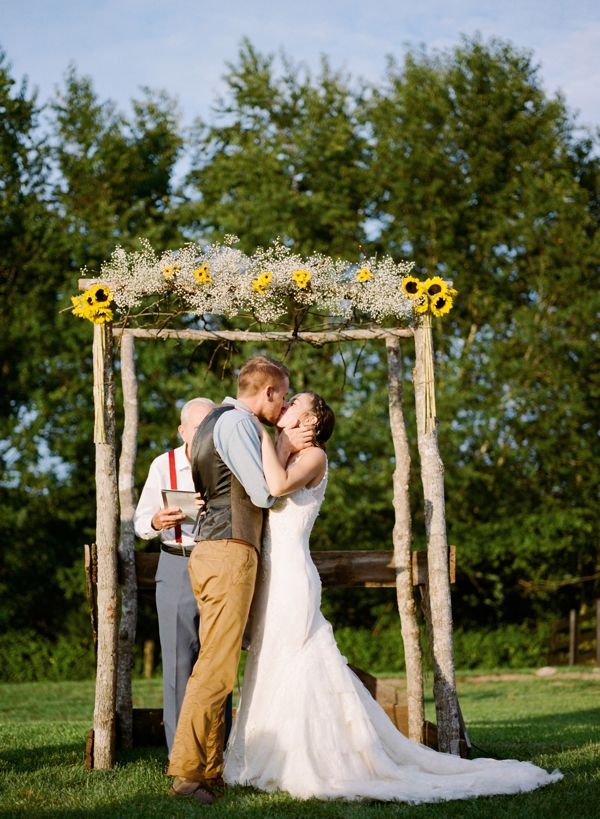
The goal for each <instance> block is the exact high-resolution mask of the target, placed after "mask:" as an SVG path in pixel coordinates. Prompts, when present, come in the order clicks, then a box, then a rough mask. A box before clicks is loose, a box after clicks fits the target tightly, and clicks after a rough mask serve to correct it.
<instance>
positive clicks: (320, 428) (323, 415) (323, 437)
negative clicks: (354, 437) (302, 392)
mask: <svg viewBox="0 0 600 819" xmlns="http://www.w3.org/2000/svg"><path fill="white" fill-rule="evenodd" d="M306 395H310V397H311V398H312V403H313V407H312V412H313V413H314V414H315V415H316V417H317V423H316V425H315V440H316V443H317V446H320V447H321V449H325V442H326V441H328V440H329V439H330V438H331V435H332V433H333V428H334V426H335V415H334V412H333V410H332V409H331V407H330V406H329V404H328V403H327V402H326V401H325V399H324V398H321V396H320V395H318V394H317V393H316V392H311V391H310V390H308V391H307V392H306Z"/></svg>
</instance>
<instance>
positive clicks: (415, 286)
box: [400, 276, 424, 312]
mask: <svg viewBox="0 0 600 819" xmlns="http://www.w3.org/2000/svg"><path fill="white" fill-rule="evenodd" d="M400 287H401V288H402V292H403V293H404V295H405V296H406V297H407V298H409V299H418V298H420V297H421V296H422V294H423V282H422V281H419V279H416V278H415V277H414V276H405V277H404V278H403V279H402V282H401V284H400ZM423 312H424V311H423Z"/></svg>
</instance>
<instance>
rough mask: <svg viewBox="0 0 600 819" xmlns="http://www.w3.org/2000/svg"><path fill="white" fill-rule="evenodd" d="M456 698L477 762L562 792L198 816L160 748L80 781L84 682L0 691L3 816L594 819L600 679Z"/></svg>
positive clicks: (88, 714)
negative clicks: (176, 792)
mask: <svg viewBox="0 0 600 819" xmlns="http://www.w3.org/2000/svg"><path fill="white" fill-rule="evenodd" d="M581 671H584V669H581ZM514 677H516V678H514ZM459 695H460V702H461V706H462V710H463V714H464V717H465V720H466V723H467V727H468V729H469V733H470V736H471V740H472V742H473V743H474V744H475V746H477V747H476V749H475V750H474V755H477V756H486V755H487V756H495V757H499V758H502V757H510V758H516V759H529V760H532V761H533V762H535V763H536V764H538V765H541V766H543V767H545V768H547V769H553V768H556V767H558V768H560V769H561V770H562V771H563V772H564V774H565V778H564V780H563V781H562V782H559V783H557V784H555V785H551V786H549V787H547V788H542V789H541V790H538V791H534V792H533V793H529V794H523V795H518V796H503V797H490V798H485V799H476V800H465V801H454V802H446V803H442V804H438V805H421V806H410V805H403V804H400V803H394V804H372V803H371V804H368V803H344V802H318V801H316V800H311V801H308V802H299V801H296V800H293V799H291V798H290V797H288V796H286V795H284V794H276V795H264V794H260V793H258V792H256V791H252V790H250V789H244V788H233V789H230V790H229V791H228V794H227V796H226V798H225V799H224V800H223V801H221V802H219V803H218V804H216V805H214V806H213V807H211V808H209V809H202V808H200V807H199V806H198V805H196V804H195V803H193V802H188V801H187V800H182V799H172V798H171V797H169V796H168V795H167V789H168V784H169V779H168V777H167V776H166V775H165V773H164V766H165V761H166V752H165V751H164V750H162V749H160V748H139V749H136V750H134V751H131V752H128V753H123V754H121V755H120V757H119V761H118V764H117V766H116V767H115V769H114V770H112V771H88V770H86V769H85V766H84V738H85V733H86V731H87V730H88V728H89V727H90V725H91V720H92V712H93V697H94V685H93V683H92V682H72V683H23V684H18V685H10V684H2V685H0V816H2V817H9V816H21V817H50V816H66V817H69V816H71V817H84V816H92V817H154V816H156V817H180V816H181V817H184V816H194V815H197V814H198V813H199V812H200V813H201V812H203V810H209V811H210V813H211V815H212V816H214V817H231V816H240V817H253V816H257V817H258V816H265V815H267V816H269V817H278V816H282V817H283V816H286V817H287V816H297V817H313V816H314V817H355V818H356V819H358V817H361V818H362V817H391V816H394V817H402V816H411V817H425V816H427V817H429V818H435V817H444V819H445V818H446V817H461V818H462V817H475V816H478V817H486V819H488V817H511V819H512V818H513V817H517V819H528V817H552V819H558V818H559V817H569V818H570V819H575V818H576V817H577V819H587V817H590V819H592V817H599V816H600V674H598V673H593V672H591V671H589V670H588V672H587V673H584V674H580V675H574V676H569V675H568V674H559V675H556V676H554V677H550V678H537V677H535V676H534V675H533V674H531V673H529V674H528V673H523V674H522V675H511V679H498V678H495V677H492V678H491V679H487V680H482V679H481V676H480V675H473V674H471V675H464V676H463V675H460V676H459ZM160 697H161V694H160V681H159V680H138V681H136V682H135V686H134V699H135V703H134V704H135V706H137V707H152V706H160ZM429 708H431V705H429Z"/></svg>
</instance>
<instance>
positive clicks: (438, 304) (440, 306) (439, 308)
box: [435, 296, 446, 310]
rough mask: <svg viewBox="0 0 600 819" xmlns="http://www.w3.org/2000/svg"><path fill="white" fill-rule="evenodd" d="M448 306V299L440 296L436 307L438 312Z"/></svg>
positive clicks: (436, 301)
mask: <svg viewBox="0 0 600 819" xmlns="http://www.w3.org/2000/svg"><path fill="white" fill-rule="evenodd" d="M445 304H446V299H445V298H444V297H443V296H440V297H439V299H436V300H435V307H436V310H441V309H442V307H443V306H444V305H445Z"/></svg>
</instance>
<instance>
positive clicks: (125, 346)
mask: <svg viewBox="0 0 600 819" xmlns="http://www.w3.org/2000/svg"><path fill="white" fill-rule="evenodd" d="M134 344H135V342H134V338H133V336H131V335H124V336H121V384H122V388H123V408H124V422H123V434H122V436H121V457H120V458H119V476H118V487H119V506H120V510H121V535H120V539H119V564H120V574H121V619H120V622H119V641H118V668H117V714H118V717H119V731H120V740H121V745H122V746H123V748H131V747H132V745H133V725H132V714H133V703H132V696H131V672H132V670H133V650H134V645H135V631H136V626H137V579H136V570H135V531H134V528H133V515H134V512H135V504H136V497H135V486H134V467H135V457H136V452H137V435H138V410H137V380H136V375H135V347H134Z"/></svg>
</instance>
